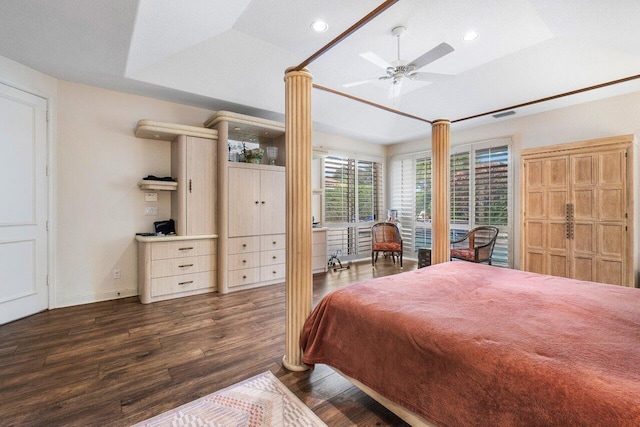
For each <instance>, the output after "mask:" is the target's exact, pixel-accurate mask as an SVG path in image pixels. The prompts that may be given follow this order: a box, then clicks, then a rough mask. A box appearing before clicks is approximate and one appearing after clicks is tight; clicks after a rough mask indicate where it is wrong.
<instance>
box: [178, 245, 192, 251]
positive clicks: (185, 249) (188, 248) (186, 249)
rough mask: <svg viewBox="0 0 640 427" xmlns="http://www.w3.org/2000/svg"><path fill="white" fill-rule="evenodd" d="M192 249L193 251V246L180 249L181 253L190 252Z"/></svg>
mask: <svg viewBox="0 0 640 427" xmlns="http://www.w3.org/2000/svg"><path fill="white" fill-rule="evenodd" d="M191 249H193V246H187V247H185V248H179V249H178V250H179V251H190V250H191Z"/></svg>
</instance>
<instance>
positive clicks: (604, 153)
mask: <svg viewBox="0 0 640 427" xmlns="http://www.w3.org/2000/svg"><path fill="white" fill-rule="evenodd" d="M632 141H633V139H632V136H631V135H628V136H622V137H614V138H605V139H598V140H592V141H585V142H580V143H574V144H564V145H558V146H553V147H543V148H541V149H530V150H523V152H522V225H523V233H522V235H523V238H522V258H523V261H522V266H523V269H524V270H527V271H532V272H536V273H543V274H550V275H554V276H562V277H572V278H576V279H580V280H588V281H595V282H602V283H611V284H617V285H623V286H633V262H632V253H633V242H632V240H633V239H632V237H633V231H632V226H633V221H632V218H633V205H632V201H631V197H630V196H631V195H632V194H633V189H632V188H633V182H632V180H631V179H630V174H629V168H628V162H629V159H630V158H631V155H630V152H631V143H632Z"/></svg>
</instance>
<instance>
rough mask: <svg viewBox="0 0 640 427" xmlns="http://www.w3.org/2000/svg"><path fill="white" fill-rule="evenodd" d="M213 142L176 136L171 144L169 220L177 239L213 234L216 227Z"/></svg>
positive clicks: (214, 154)
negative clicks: (174, 184)
mask: <svg viewBox="0 0 640 427" xmlns="http://www.w3.org/2000/svg"><path fill="white" fill-rule="evenodd" d="M217 148H218V147H217V146H216V141H214V140H211V139H205V138H197V137H193V136H185V135H179V136H177V137H176V138H175V139H174V140H173V141H172V142H171V176H172V177H174V178H176V179H177V181H178V187H177V191H175V192H172V193H171V218H173V219H174V220H175V222H176V233H177V234H178V235H179V236H198V235H203V234H204V235H206V234H213V233H214V232H215V227H216V222H215V221H216V210H217V207H216V193H217V192H216V188H217V186H216V181H217V177H216V156H217Z"/></svg>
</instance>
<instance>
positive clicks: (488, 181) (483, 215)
mask: <svg viewBox="0 0 640 427" xmlns="http://www.w3.org/2000/svg"><path fill="white" fill-rule="evenodd" d="M508 172H509V147H507V146H502V147H495V148H486V149H483V150H477V151H476V159H475V173H476V176H475V192H476V198H475V199H476V203H475V210H476V218H475V220H476V224H477V225H507V222H508V208H509V200H508V196H509V175H508Z"/></svg>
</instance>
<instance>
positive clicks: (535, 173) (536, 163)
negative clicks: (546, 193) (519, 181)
mask: <svg viewBox="0 0 640 427" xmlns="http://www.w3.org/2000/svg"><path fill="white" fill-rule="evenodd" d="M544 162H545V161H544V160H529V161H527V169H526V181H527V188H528V189H529V190H531V191H533V190H536V189H540V188H542V187H543V186H544V185H545V182H546V179H545V175H544V170H545V168H544Z"/></svg>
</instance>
